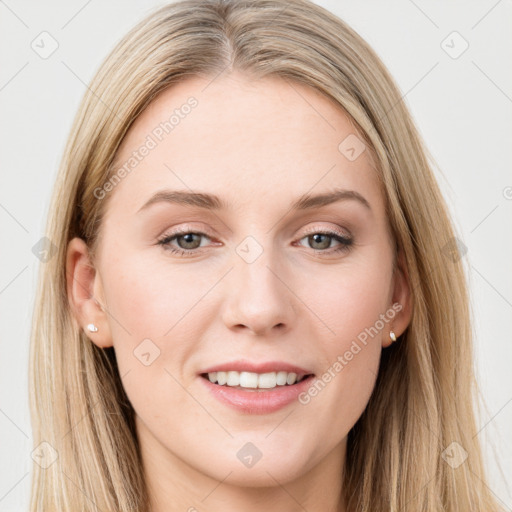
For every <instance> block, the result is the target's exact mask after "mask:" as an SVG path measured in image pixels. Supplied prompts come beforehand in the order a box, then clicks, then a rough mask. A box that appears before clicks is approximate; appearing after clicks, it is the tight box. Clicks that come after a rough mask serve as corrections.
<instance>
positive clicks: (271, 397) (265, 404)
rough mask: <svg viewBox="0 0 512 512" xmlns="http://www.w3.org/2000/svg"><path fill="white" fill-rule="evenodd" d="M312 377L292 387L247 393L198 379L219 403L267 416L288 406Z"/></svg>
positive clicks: (253, 390)
mask: <svg viewBox="0 0 512 512" xmlns="http://www.w3.org/2000/svg"><path fill="white" fill-rule="evenodd" d="M313 378H314V376H313V375H310V376H309V377H306V378H305V379H303V380H301V381H300V382H299V383H297V384H293V385H292V386H278V387H276V388H273V389H269V390H259V389H249V390H247V391H245V390H243V389H239V388H232V387H229V386H226V385H224V386H220V385H219V384H213V383H212V382H210V381H209V380H208V379H207V378H204V377H201V376H200V377H199V379H200V380H202V381H203V382H204V385H205V386H206V387H207V388H208V390H209V391H210V393H211V394H212V395H213V396H214V397H215V398H216V399H217V400H219V402H222V403H223V404H226V405H228V406H230V407H231V408H233V409H236V410H237V411H239V412H245V413H249V414H268V413H271V412H274V411H277V410H279V409H282V408H283V407H285V406H287V405H289V404H290V403H292V402H294V401H295V400H297V399H298V396H299V395H300V394H301V393H303V392H304V391H306V390H307V389H308V387H309V386H310V385H311V382H312V381H313Z"/></svg>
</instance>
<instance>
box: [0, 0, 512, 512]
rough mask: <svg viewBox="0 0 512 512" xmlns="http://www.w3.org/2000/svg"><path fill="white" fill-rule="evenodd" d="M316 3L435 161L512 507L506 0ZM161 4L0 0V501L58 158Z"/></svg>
mask: <svg viewBox="0 0 512 512" xmlns="http://www.w3.org/2000/svg"><path fill="white" fill-rule="evenodd" d="M317 3H319V4H320V5H322V6H324V7H326V8H328V9H329V10H331V11H333V12H334V13H335V14H337V15H338V16H340V17H341V18H343V19H344V20H345V21H347V22H348V23H349V24H350V25H351V26H352V27H353V28H355V29H356V30H357V31H358V32H359V33H360V34H361V35H362V36H363V37H364V38H365V39H366V40H367V41H368V42H369V43H370V44H371V45H372V46H373V47H374V48H375V50H376V51H377V53H378V54H379V55H380V56H381V58H382V59H383V61H384V63H385V64H386V65H387V66H388V68H389V69H390V71H391V73H392V74H393V76H394V77H395V79H396V81H397V82H398V84H399V86H400V88H401V90H402V91H403V93H404V101H405V102H406V103H407V105H408V106H409V108H410V109H411V111H412V114H413V116H414V118H415V121H416V123H417V125H418V127H419V129H420V132H421V134H422V135H423V137H424V139H425V141H426V143H427V146H428V148H429V149H430V151H431V153H432V155H433V157H434V159H435V160H436V162H437V163H438V165H439V169H438V170H436V173H437V176H438V179H439V182H440V185H441V187H442V190H443V193H444V195H445V197H446V199H447V201H448V203H449V207H450V209H451V211H452V214H453V216H454V218H455V221H456V225H457V227H458V230H459V233H458V237H459V239H460V240H461V241H462V242H463V243H464V244H465V246H466V247H467V253H466V255H465V256H464V258H465V262H466V265H467V268H468V277H469V282H470V286H471V291H472V301H473V310H474V316H475V319H476V322H475V327H474V330H475V333H476V343H477V346H476V369H477V374H478V379H479V383H480V385H481V389H482V394H483V397H484V399H485V403H486V405H487V409H486V410H485V409H484V412H483V415H482V417H481V418H480V419H479V422H478V423H479V429H480V430H479V432H478V434H477V433H475V435H478V436H479V438H480V439H481V441H482V443H483V444H484V448H485V455H486V460H487V465H488V467H489V472H490V483H489V486H490V488H491V490H492V491H493V493H494V494H495V495H496V496H497V497H498V498H499V500H501V502H503V504H505V505H506V506H507V508H508V509H509V510H510V509H511V507H512V491H511V489H510V488H507V485H506V480H508V481H509V482H510V481H512V478H511V477H512V442H511V439H512V438H511V437H510V435H509V434H510V432H511V431H512V403H511V402H512V371H511V363H512V343H511V336H510V333H511V330H512V269H511V262H512V241H511V240H512V237H511V234H512V230H511V224H512V222H511V221H512V215H511V213H512V173H511V159H512V158H511V156H512V155H511V151H510V147H511V145H512V144H511V142H512V119H511V110H512V109H511V107H512V68H511V66H510V63H511V62H512V55H511V54H512V45H511V44H510V43H511V41H510V39H511V37H510V32H511V31H510V27H511V26H512V24H511V21H512V19H511V18H512V5H511V4H512V2H511V1H510V0H500V1H496V0H481V1H451V2H444V1H441V0H438V1H429V2H427V1H420V0H415V1H414V2H413V1H411V0H392V1H387V2H379V1H377V0H375V1H368V0H365V1H355V0H350V1H338V2H336V1H334V0H332V1H328V0H323V1H318V2H317ZM157 5H163V2H156V1H149V2H143V1H142V0H140V1H134V0H130V1H121V0H115V1H110V2H108V3H107V2H99V1H98V0H89V1H84V0H72V1H68V2H64V1H63V0H62V1H56V0H52V1H47V2H44V3H43V2H41V3H38V2H35V1H22V0H17V1H16V0H0V44H1V48H2V52H1V56H0V115H1V118H0V119H1V123H0V130H1V132H0V140H1V143H2V146H1V150H0V158H1V160H0V162H1V172H2V174H1V176H2V181H1V187H0V223H1V224H0V225H1V241H2V250H1V251H0V258H1V259H0V311H1V317H0V318H1V321H2V323H1V326H2V328H1V335H0V340H1V342H0V343H1V344H0V363H1V371H0V511H9V512H11V511H21V510H25V509H26V508H27V506H28V499H29V483H30V473H29V472H30V463H31V458H30V457H31V456H30V454H31V451H32V439H31V429H30V422H29V414H28V404H27V387H28V386H27V378H28V377H27V361H28V335H29V324H30V319H31V314H32V307H33V300H34V289H35V283H36V276H37V271H38V264H39V260H38V259H37V258H36V257H35V256H34V254H33V253H32V247H33V246H34V244H36V243H37V242H38V240H40V239H41V237H42V236H43V235H44V219H45V216H46V213H47V210H48V204H49V195H50V191H51V188H52V186H53V182H54V179H55V175H56V171H57V166H58V163H59V160H60V158H61V155H62V151H63V148H64V144H65V141H66V138H67V135H68V132H69V129H70V126H71V122H72V119H73V117H74V115H75V112H76V109H77V106H78V103H79V100H80V98H81V96H82V94H83V93H84V91H85V88H86V83H87V82H88V81H89V80H90V79H91V78H92V75H93V73H94V72H95V70H96V69H97V67H98V66H99V64H100V62H101V61H102V60H103V58H104V57H105V56H106V54H107V53H108V51H109V50H110V49H111V48H112V46H113V44H114V43H115V42H116V41H117V40H118V39H119V38H120V37H121V36H122V35H123V34H124V33H125V32H126V31H127V30H128V29H129V28H130V27H131V26H132V25H133V24H135V23H136V22H137V21H138V20H139V19H141V18H142V17H143V16H144V15H145V14H146V13H148V12H149V10H150V9H151V8H152V7H154V6H157ZM43 31H46V32H48V33H49V34H51V38H53V39H55V41H57V43H58V48H57V49H56V51H55V52H54V53H53V54H52V55H50V56H48V58H44V59H43V58H41V56H40V55H39V54H38V53H37V52H36V51H35V49H33V47H34V48H38V51H39V52H43V51H48V50H49V49H51V44H52V43H51V39H50V38H49V37H48V36H46V35H42V36H41V35H40V34H41V32H43ZM454 31H455V32H457V33H458V34H453V32H454ZM41 38H46V39H45V40H44V43H41ZM443 41H444V42H443ZM43 44H44V48H45V49H46V50H43V48H42V46H43ZM466 44H468V45H469V46H468V48H467V50H466V51H464V53H462V54H461V55H460V56H459V55H458V54H459V53H460V52H461V50H463V49H464V47H465V45H466ZM31 45H32V46H31ZM38 45H39V46H38ZM454 57H457V58H454Z"/></svg>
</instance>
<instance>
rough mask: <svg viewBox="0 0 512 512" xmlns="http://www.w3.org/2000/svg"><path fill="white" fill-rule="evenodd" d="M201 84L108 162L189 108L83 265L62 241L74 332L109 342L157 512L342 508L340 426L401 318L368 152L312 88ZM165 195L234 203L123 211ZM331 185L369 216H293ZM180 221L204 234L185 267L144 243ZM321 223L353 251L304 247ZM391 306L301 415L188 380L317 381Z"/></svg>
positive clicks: (331, 208)
mask: <svg viewBox="0 0 512 512" xmlns="http://www.w3.org/2000/svg"><path fill="white" fill-rule="evenodd" d="M211 80H212V79H211V78H209V79H205V78H198V77H194V78H189V79H188V80H187V81H184V82H181V83H179V84H177V85H175V86H173V87H172V88H170V89H168V90H166V91H164V92H163V93H162V94H161V95H160V96H158V97H157V98H156V99H155V100H154V101H153V102H152V103H151V105H150V106H149V107H148V108H147V109H146V110H145V111H144V112H143V113H142V115H141V116H140V117H139V118H138V119H137V120H136V122H135V123H134V124H133V126H132V127H131V129H130V131H129V133H128V134H127V136H126V138H125V140H124V141H123V144H122V147H121V148H120V151H119V153H118V156H117V162H119V165H122V163H124V162H125V161H126V160H128V158H129V157H130V155H131V154H132V152H133V151H134V150H135V149H137V148H139V147H140V146H141V144H142V143H143V142H144V140H145V139H146V137H147V135H148V134H149V133H151V131H152V130H153V129H154V128H155V127H156V126H158V124H159V123H160V122H161V121H164V120H165V119H167V118H168V117H169V112H171V111H172V110H173V109H175V108H179V107H180V105H182V104H183V103H185V102H186V100H187V98H188V97H190V96H194V97H195V98H196V99H197V100H198V106H197V107H196V108H194V109H193V110H192V111H191V113H190V114H189V115H188V116H186V117H185V118H184V119H182V120H181V121H180V123H179V125H178V126H176V127H175V129H174V130H173V131H172V132H171V133H169V134H168V135H167V136H166V137H165V138H164V139H163V140H162V141H161V142H160V144H158V145H157V147H155V148H154V149H152V151H151V152H150V153H149V154H148V155H147V156H146V157H145V158H144V159H143V160H142V161H141V162H140V163H138V165H137V166H136V168H134V170H133V171H132V172H131V173H130V174H129V175H128V176H127V177H126V178H125V179H123V180H122V181H121V182H120V183H119V184H118V185H117V186H116V187H115V189H114V190H113V191H111V192H109V194H110V195H109V197H108V207H107V210H106V213H105V217H104V219H103V223H102V225H101V239H100V244H99V247H98V253H97V257H96V261H95V267H94V268H93V267H92V266H91V260H90V255H89V253H88V249H87V247H86V245H85V244H84V242H83V241H82V240H80V239H78V238H75V239H73V240H72V241H71V242H70V244H69V247H68V254H67V272H68V280H69V281H68V293H69V296H70V299H71V305H72V309H73V312H74V314H75V316H76V318H77V320H78V321H79V323H80V325H81V326H82V327H83V328H84V329H85V330H86V326H87V324H89V323H91V322H92V323H94V324H95V325H96V326H98V332H96V333H90V332H88V331H87V330H86V332H87V334H88V336H89V337H90V339H91V341H92V342H93V343H95V344H96V345H98V346H99V347H109V346H114V349H115V353H116V357H117V360H118V364H119V369H120V375H121V376H122V382H123V386H124V388H125V390H126V393H127V395H128V397H129V399H130V401H131V403H132V405H133V407H134V409H135V411H136V425H137V435H138V438H139V442H140V445H141V452H142V458H143V466H144V470H145V474H146V478H147V482H148V486H149V490H150V495H151V502H152V511H153V512H161V511H162V512H163V511H178V510H180V511H185V510H189V511H192V510H199V511H200V510H208V511H212V512H215V511H222V512H229V511H235V510H237V511H238V510H245V511H248V512H251V511H256V510H258V511H260V510H262V507H264V509H265V510H266V511H267V512H272V511H279V512H283V511H284V512H287V511H296V510H303V509H306V510H308V511H311V512H313V511H324V512H325V511H344V510H345V505H344V503H343V500H342V499H340V495H341V491H342V488H341V482H342V475H343V466H344V457H345V450H346V439H347V434H348V432H349V430H350V429H351V427H352V426H353V425H354V424H355V422H356V421H357V420H358V418H359V417H360V415H361V414H362V412H363V410H364V409H365V407H366V405H367V403H368V399H369V397H370V394H371V392H372V390H373V388H374V385H375V378H376V374H377V372H378V366H379V361H380V355H381V351H382V350H383V349H385V348H386V347H387V346H388V345H389V344H390V338H389V331H390V330H391V329H392V330H393V331H394V332H395V333H396V335H397V337H398V336H400V335H401V334H402V333H403V331H404V330H405V329H406V327H407V325H408V323H409V321H410V314H411V308H410V299H409V287H408V283H407V279H406V272H405V269H404V268H403V265H402V263H401V262H402V260H401V258H400V259H399V269H398V270H397V271H396V272H394V273H393V267H392V264H393V258H394V242H393V240H392V239H391V237H390V231H389V225H388V219H387V216H386V214H385V209H384V208H385V203H384V197H383V195H382V192H381V190H380V188H379V185H378V178H377V175H376V173H375V171H374V170H373V168H372V166H371V161H370V152H369V151H364V152H363V153H362V154H361V155H360V156H359V157H358V158H357V159H355V160H354V161H350V160H349V159H347V158H346V156H345V155H344V154H342V153H341V152H340V151H339V150H338V145H339V144H340V142H341V141H343V140H344V139H345V138H346V137H347V136H348V135H350V134H355V133H356V131H355V128H354V126H353V124H352V123H351V122H350V120H349V118H348V117H347V116H346V115H345V114H344V113H343V111H342V110H341V109H340V108H338V107H336V106H335V105H334V104H333V103H332V102H330V101H329V100H328V99H326V98H325V97H324V96H322V95H320V94H319V93H318V92H316V91H314V90H312V89H309V88H307V87H305V86H302V85H299V84H293V87H292V85H291V84H290V83H288V82H287V81H285V80H283V79H280V78H265V79H263V80H260V81H254V80H252V81H251V80H249V79H248V78H247V77H246V76H244V75H242V74H239V73H238V72H233V73H231V74H230V75H227V76H226V75H223V76H221V77H218V78H217V79H215V80H214V81H213V82H212V81H211ZM208 84H209V85H208ZM206 85H208V87H207V88H206V89H205V87H206ZM164 188H169V189H172V190H186V191H190V190H193V191H196V192H198V191H201V192H208V193H214V194H217V195H218V196H220V197H221V198H222V199H224V200H225V201H227V202H229V204H230V208H229V209H226V210H219V211H212V210H205V209H201V208H198V207H191V206H186V205H178V204H170V203H164V202H161V203H157V204H154V205H152V206H151V207H149V208H148V209H146V210H143V211H142V212H140V213H137V212H138V210H139V209H140V208H141V206H142V205H143V204H144V203H145V202H146V201H147V200H148V199H149V198H150V197H151V196H152V195H153V194H154V193H155V192H156V191H158V190H161V189H164ZM334 188H343V189H348V190H354V191H357V192H358V193H360V194H361V195H362V196H364V197H365V198H366V200H367V201H368V203H369V204H370V207H371V209H368V208H366V207H365V206H363V205H362V204H360V203H359V202H357V201H355V200H345V201H339V202H336V203H333V204H330V205H326V206H322V207H319V208H316V209H313V210H311V211H298V212H293V211H290V205H291V203H292V202H293V201H294V200H295V199H297V198H298V197H299V196H301V195H303V194H305V193H311V194H317V193H321V192H329V191H331V190H332V189H334ZM181 228H184V229H188V232H198V231H199V232H203V233H205V232H206V233H207V236H203V237H197V238H196V239H195V243H196V245H195V246H193V247H197V246H199V245H200V246H201V247H200V248H192V249H189V250H192V251H194V250H195V251H196V253H195V255H193V256H192V257H183V256H180V255H176V254H172V253H170V252H169V250H166V249H165V248H164V247H163V246H161V245H158V243H157V242H158V239H162V238H163V236H164V235H166V234H172V232H173V230H176V229H181ZM326 230H327V231H332V230H335V231H336V230H337V231H338V232H340V233H342V234H343V235H345V236H350V237H352V239H353V244H352V245H351V246H349V250H348V251H341V252H337V253H335V252H333V251H334V250H335V249H337V248H338V247H340V242H337V241H336V240H335V239H334V238H332V239H329V238H327V241H325V240H324V241H322V240H320V241H317V242H316V243H315V240H312V239H311V238H308V235H310V234H314V233H322V232H325V231H326ZM247 236H251V237H253V238H254V239H255V240H256V241H257V243H258V244H259V245H260V247H261V249H262V251H263V252H262V253H261V255H260V256H259V257H258V258H257V259H256V260H255V261H254V262H252V263H248V262H247V261H246V260H244V259H243V258H242V257H241V256H240V255H239V254H238V253H237V251H236V249H237V247H238V245H239V244H240V243H241V242H242V241H243V240H244V239H245V238H246V237H247ZM329 240H331V242H330V244H329ZM192 241H193V242H194V240H192ZM188 242H189V245H188V246H187V245H186V241H185V240H184V239H183V237H182V238H181V239H180V238H177V239H176V238H175V239H174V240H173V241H172V242H170V245H172V246H173V247H175V248H179V247H181V248H187V247H192V245H190V238H189V239H188ZM180 244H181V245H180ZM251 250H254V249H251ZM321 251H323V253H322V252H321ZM394 303H399V304H401V305H402V307H403V309H402V310H401V311H400V312H399V313H397V314H396V315H395V317H394V318H393V320H392V321H391V322H388V323H386V324H385V325H384V328H383V329H382V330H381V331H380V332H379V333H378V335H376V336H374V337H373V338H370V339H369V342H368V343H367V345H366V346H363V348H362V350H361V351H360V352H358V353H357V355H355V356H354V357H353V359H352V360H351V361H350V362H349V363H348V364H346V366H344V368H343V369H342V371H339V372H338V373H336V376H335V377H334V378H333V379H332V380H331V381H330V382H329V383H328V384H327V385H326V386H325V387H324V388H323V389H322V390H321V392H319V393H318V394H317V395H316V396H315V397H313V398H311V400H310V402H309V403H308V404H307V405H302V404H300V403H299V402H293V403H292V404H289V405H287V406H286V407H284V408H282V409H280V410H278V411H275V412H273V413H269V414H247V413H241V412H239V411H237V410H234V409H231V408H229V407H227V406H226V405H224V404H222V403H220V402H218V401H217V400H215V399H214V398H212V397H211V395H210V393H208V392H207V390H206V388H205V386H204V383H203V382H201V380H200V379H201V377H199V375H198V373H200V372H201V371H202V370H203V369H205V368H206V367H208V366H212V365H215V364H219V363H222V362H225V361H233V360H235V359H248V360H251V361H257V362H261V361H269V360H278V361H285V362H289V363H292V364H296V365H299V366H302V367H305V368H307V369H310V370H311V372H312V373H314V374H315V375H316V376H317V377H318V376H321V375H322V374H323V373H324V372H325V371H326V370H327V369H328V368H329V367H332V365H333V363H334V362H335V361H336V360H337V357H338V356H339V355H343V354H344V353H345V352H346V351H347V350H348V349H349V348H350V346H351V344H352V342H353V341H354V340H355V339H356V338H357V336H358V334H360V333H361V332H362V331H364V329H365V328H368V327H370V326H373V325H374V324H375V322H376V320H378V319H379V315H381V314H384V313H385V312H386V311H387V310H389V309H390V308H391V307H392V305H393V304H394ZM144 339H150V340H152V343H154V346H157V347H158V349H159V350H160V354H159V356H158V357H157V358H156V359H155V360H154V361H153V362H152V363H151V364H150V365H148V366H146V365H144V364H142V363H141V361H140V360H139V359H137V358H136V357H135V356H134V350H135V349H136V348H137V346H138V345H139V344H140V343H141V342H142V340H144ZM148 346H150V347H153V345H148ZM150 350H151V351H152V353H154V348H151V349H150ZM247 442H251V443H253V444H254V445H255V446H256V447H257V448H258V449H259V450H260V452H261V453H262V457H261V459H260V460H259V461H258V462H257V463H256V464H255V465H254V466H252V467H250V468H247V467H246V466H245V465H244V464H242V463H241V462H240V460H239V459H238V458H237V452H238V451H239V450H240V448H241V447H242V446H243V445H245V443H247ZM219 482H221V483H220V484H219Z"/></svg>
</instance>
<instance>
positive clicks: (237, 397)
mask: <svg viewBox="0 0 512 512" xmlns="http://www.w3.org/2000/svg"><path fill="white" fill-rule="evenodd" d="M198 377H199V380H200V381H201V382H202V383H204V388H205V389H206V391H207V392H208V393H209V395H210V396H211V397H213V398H215V399H216V400H217V401H218V402H219V403H221V404H223V405H224V406H227V407H228V408H230V409H231V410H235V411H236V412H237V413H242V414H270V413H273V412H277V411H278V410H280V409H283V408H285V407H288V406H292V405H293V404H294V403H296V402H297V401H298V399H299V397H300V395H301V394H302V393H304V392H305V391H306V390H307V389H308V388H309V387H310V386H311V384H312V382H313V379H314V378H315V375H314V374H313V373H312V372H310V371H309V370H307V369H305V368H301V367H300V366H295V365H292V364H288V363H285V362H282V361H268V362H266V363H254V362H250V361H247V360H245V361H232V362H231V363H224V364H222V365H218V366H213V367H211V368H206V369H204V370H203V371H202V372H201V373H199V374H198Z"/></svg>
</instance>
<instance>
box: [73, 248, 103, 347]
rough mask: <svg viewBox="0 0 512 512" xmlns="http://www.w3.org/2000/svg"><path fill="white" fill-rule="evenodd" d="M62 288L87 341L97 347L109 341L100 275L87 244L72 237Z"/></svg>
mask: <svg viewBox="0 0 512 512" xmlns="http://www.w3.org/2000/svg"><path fill="white" fill-rule="evenodd" d="M66 288H67V295H68V302H69V305H70V309H71V312H72V314H73V316H74V317H75V319H76V320H77V322H78V324H79V325H80V327H81V328H82V329H83V330H84V331H85V333H86V334H87V336H88V337H89V338H90V339H91V341H92V342H93V343H94V344H95V345H97V346H98V347H101V348H106V347H110V346H112V345H113V343H112V336H111V333H110V328H109V324H108V321H107V320H108V319H107V316H106V313H105V308H104V306H103V302H104V299H103V297H102V296H99V297H95V292H94V291H95V290H97V291H96V294H98V290H99V292H100V294H101V290H102V286H101V278H100V276H99V274H98V272H97V271H96V269H95V268H94V266H93V265H92V263H91V261H90V256H89V249H88V247H87V244H86V243H85V242H84V241H83V240H82V239H81V238H73V239H72V240H71V241H70V242H69V244H68V248H67V254H66Z"/></svg>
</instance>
